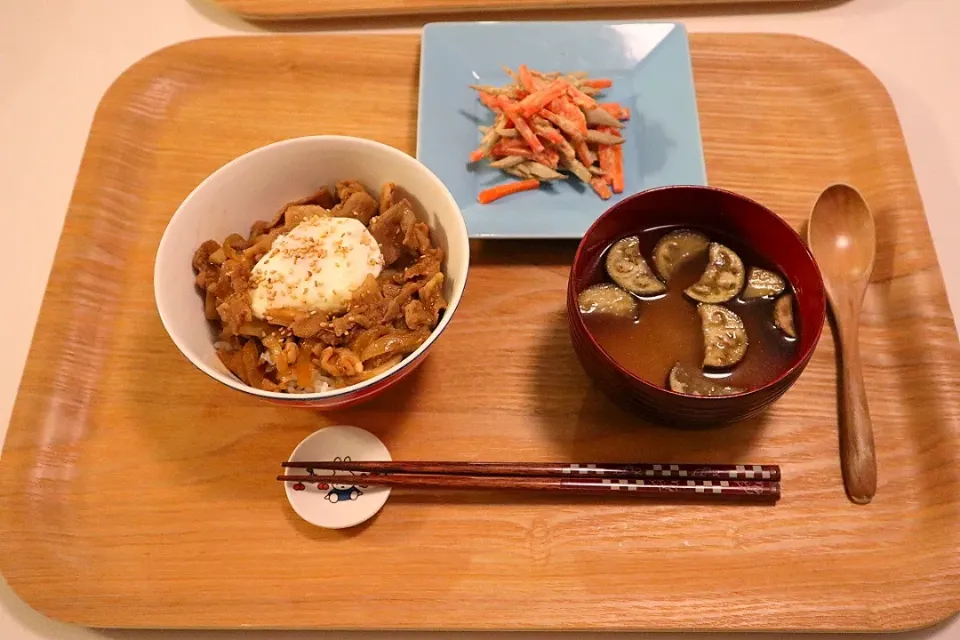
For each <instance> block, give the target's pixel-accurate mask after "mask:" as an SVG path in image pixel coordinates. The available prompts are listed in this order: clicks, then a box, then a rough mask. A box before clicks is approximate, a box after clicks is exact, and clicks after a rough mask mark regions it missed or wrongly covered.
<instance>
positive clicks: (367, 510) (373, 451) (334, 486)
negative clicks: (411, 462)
mask: <svg viewBox="0 0 960 640" xmlns="http://www.w3.org/2000/svg"><path fill="white" fill-rule="evenodd" d="M289 460H291V461H293V462H296V461H298V460H329V461H337V460H355V461H387V460H391V458H390V452H389V451H387V447H386V446H384V444H383V443H382V442H380V439H379V438H377V436H375V435H373V434H372V433H370V432H369V431H365V430H364V429H360V428H358V427H349V426H337V427H327V428H325V429H321V430H320V431H316V432H314V433H312V434H310V435H309V436H307V437H306V438H305V439H304V440H303V442H301V443H300V444H298V445H297V448H296V449H294V450H293V453H291V454H290V457H289ZM303 472H304V473H306V474H316V475H325V476H328V477H329V478H330V481H329V482H327V481H324V482H319V483H315V484H307V483H305V482H284V483H283V484H284V490H285V491H286V492H287V500H289V501H290V506H291V507H293V510H294V511H296V512H297V515H298V516H300V517H301V518H303V519H304V520H306V521H307V522H309V523H310V524H315V525H317V526H318V527H324V528H326V529H345V528H347V527H355V526H356V525H358V524H360V523H362V522H366V521H367V520H369V519H370V518H372V517H373V516H374V515H375V514H376V513H377V512H378V511H380V508H381V507H383V504H384V503H385V502H386V501H387V498H388V497H389V496H390V488H389V487H371V486H365V485H364V484H363V481H362V478H363V475H362V474H355V473H353V472H351V471H336V472H334V471H329V470H323V469H316V470H312V469H305V470H303Z"/></svg>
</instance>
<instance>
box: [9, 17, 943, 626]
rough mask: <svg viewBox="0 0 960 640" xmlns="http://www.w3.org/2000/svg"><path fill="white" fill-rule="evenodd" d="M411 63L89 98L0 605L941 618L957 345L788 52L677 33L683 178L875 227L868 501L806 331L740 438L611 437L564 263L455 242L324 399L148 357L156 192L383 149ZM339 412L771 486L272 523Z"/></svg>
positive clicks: (835, 55) (555, 617)
mask: <svg viewBox="0 0 960 640" xmlns="http://www.w3.org/2000/svg"><path fill="white" fill-rule="evenodd" d="M418 49H419V39H418V37H417V36H415V35H409V36H406V35H405V36H399V35H376V36H373V35H369V36H341V35H329V36H321V37H297V36H294V37H258V38H249V39H245V38H230V39H215V40H202V41H197V42H191V43H186V44H181V45H177V46H174V47H171V48H168V49H164V50H163V51H160V52H158V53H156V54H154V55H152V56H150V57H148V58H147V59H145V60H143V61H142V62H140V63H139V64H137V65H135V66H133V67H132V68H131V69H129V70H128V71H127V72H125V73H124V75H123V76H122V77H121V78H120V79H119V80H118V81H117V82H116V83H115V84H114V85H113V87H111V89H110V90H109V91H108V92H107V95H106V96H105V97H104V99H103V102H102V104H101V106H100V108H99V110H98V112H97V114H96V118H95V121H94V124H93V130H92V133H91V136H90V140H89V144H88V146H87V150H86V154H85V156H84V159H83V163H82V166H81V170H80V175H79V178H78V181H77V186H76V190H75V192H74V195H73V200H72V203H71V205H70V210H69V214H68V216H67V219H66V223H65V227H64V232H63V237H62V239H61V242H60V246H59V248H58V251H57V254H56V261H55V265H54V268H53V273H52V275H51V279H50V283H49V286H48V289H47V294H46V298H45V300H44V304H43V308H42V312H41V314H40V320H39V323H38V326H37V331H36V336H35V338H34V341H33V346H32V348H31V351H30V355H29V358H28V361H27V365H26V371H25V373H24V377H23V383H22V386H21V389H20V393H19V397H18V399H17V403H16V406H15V408H14V412H13V418H12V423H11V426H10V431H9V435H8V437H7V443H6V449H5V451H4V453H3V458H2V464H0V565H2V570H3V573H4V575H5V576H6V579H7V580H8V581H9V583H10V585H11V586H12V587H13V588H14V589H15V590H16V591H17V592H18V593H19V594H20V595H21V596H22V597H23V598H24V599H25V600H26V601H27V602H28V603H30V604H31V605H32V606H33V607H35V608H37V609H38V610H40V611H41V612H43V613H44V614H46V615H48V616H51V617H54V618H59V619H63V620H69V621H73V622H77V623H81V624H85V625H91V626H98V627H239V626H244V627H322V628H357V629H360V628H363V629H372V628H431V629H505V628H507V629H673V630H678V629H684V630H711V629H728V630H734V629H736V630H779V629H802V630H884V631H892V630H900V629H906V628H910V627H918V626H922V625H928V624H931V623H933V622H935V621H937V620H940V619H942V618H944V617H945V616H947V615H949V614H951V613H953V612H955V611H956V610H957V609H958V608H960V581H958V575H960V464H958V460H957V456H958V452H960V438H958V427H960V424H958V421H960V394H958V393H957V389H958V388H960V345H958V341H957V334H956V331H955V328H954V324H953V319H952V318H951V315H950V311H949V307H948V306H947V299H946V295H945V292H944V285H943V280H942V277H941V274H940V271H939V268H938V266H937V261H936V257H935V254H934V249H933V245H932V243H931V238H930V232H929V230H928V227H927V223H926V220H925V218H924V214H923V209H922V207H921V203H920V198H919V196H918V193H917V187H916V184H915V182H914V178H913V173H912V170H911V168H910V162H909V160H908V157H907V152H906V148H905V145H904V141H903V138H902V137H901V133H900V128H899V126H898V123H897V116H896V113H895V111H894V108H893V105H892V104H891V102H890V99H889V97H888V95H887V93H886V92H885V91H884V88H883V86H882V85H881V84H880V82H879V81H878V80H877V79H876V78H875V77H874V76H873V75H871V74H870V72H869V71H867V70H866V69H865V68H864V67H862V66H861V65H860V64H858V63H857V62H856V61H854V60H852V59H850V58H849V57H847V56H846V55H844V54H843V53H841V52H839V51H837V50H835V49H832V48H830V47H828V46H825V45H823V44H819V43H817V42H813V41H810V40H805V39H802V38H797V37H791V36H770V35H695V36H693V51H694V62H695V69H696V79H697V86H698V92H699V99H700V109H701V115H702V124H703V135H704V142H705V147H706V153H707V164H708V172H709V175H710V179H711V182H712V183H713V184H716V185H720V186H724V187H728V188H732V189H735V190H737V191H740V192H743V193H745V194H746V195H748V196H751V197H754V198H757V199H759V200H760V201H761V202H764V203H765V204H767V205H769V206H771V207H772V208H773V209H774V210H776V211H778V212H779V213H781V214H782V215H784V216H785V217H786V218H787V219H788V220H789V221H790V222H791V223H792V224H794V225H796V226H798V227H799V226H800V224H801V223H802V221H803V219H804V217H805V215H806V214H807V211H808V210H809V208H810V206H811V205H812V203H813V202H814V199H815V198H816V196H817V194H818V193H819V191H820V190H821V189H822V188H823V187H824V186H825V185H827V184H828V183H830V182H832V181H838V180H840V181H848V182H851V183H853V184H856V185H857V186H858V187H859V188H861V189H862V190H863V192H864V193H865V194H866V196H867V198H868V199H869V201H870V203H871V205H872V206H873V209H874V211H875V212H876V214H877V216H878V233H879V250H878V255H877V269H876V272H875V274H874V281H873V284H872V286H871V288H870V292H869V294H868V297H867V302H866V309H865V317H864V326H863V331H862V337H861V340H862V347H863V352H864V354H863V357H864V361H865V368H866V376H867V389H868V395H869V400H870V408H871V409H872V411H873V417H874V421H875V428H876V438H877V447H878V457H879V466H880V487H879V492H878V494H877V498H876V500H875V501H874V502H873V504H871V505H870V506H866V507H858V506H854V505H852V504H851V503H849V502H848V501H847V499H846V498H845V496H844V492H843V489H842V485H841V479H840V468H839V465H838V454H837V426H836V425H837V416H836V406H835V366H834V351H833V344H832V341H831V338H830V334H829V333H827V334H826V335H825V336H824V338H823V340H822V342H821V346H820V348H819V350H818V352H817V354H816V356H815V358H814V359H813V361H812V362H811V364H810V366H809V368H808V369H807V371H806V373H805V374H804V375H803V376H802V377H801V379H800V381H799V382H798V384H797V385H796V386H795V387H794V388H793V389H792V390H791V391H790V392H789V393H788V394H787V395H786V396H784V398H783V399H782V400H780V402H778V403H777V404H776V405H775V406H774V408H772V409H771V410H770V411H769V412H767V413H766V414H765V415H764V416H762V417H761V418H759V419H756V420H753V421H750V422H747V423H743V424H739V425H736V426H734V427H731V428H727V429H723V430H719V431H713V432H709V431H708V432H701V433H689V432H678V431H672V430H668V429H664V428H659V427H653V426H650V425H647V424H644V423H642V422H641V421H640V420H638V419H636V418H634V417H632V416H630V415H627V414H625V413H622V412H620V411H619V410H617V409H616V408H614V407H613V406H612V405H611V403H610V402H608V401H607V400H606V399H605V397H604V396H602V395H601V394H600V393H599V392H597V391H596V390H594V389H592V388H591V386H590V385H589V384H588V382H587V379H586V377H585V375H584V374H583V372H582V371H581V368H580V366H579V365H578V363H577V361H576V359H575V357H574V355H573V352H572V350H571V347H570V344H569V340H568V337H567V329H566V324H565V319H564V290H565V286H566V277H567V270H568V264H569V263H570V261H571V258H572V255H573V250H574V245H573V244H570V243H557V242H496V241H493V242H487V243H478V244H476V245H475V247H474V249H475V254H474V256H475V258H474V261H473V264H472V270H471V275H470V284H469V286H468V287H467V293H466V297H465V299H464V301H463V304H462V306H461V308H460V310H459V311H458V313H457V317H456V318H455V320H454V322H453V323H452V325H451V326H450V329H449V330H448V333H447V334H445V336H444V337H443V338H442V339H441V340H440V342H439V343H438V345H437V347H436V349H435V350H434V351H433V352H432V353H431V355H430V356H429V357H428V358H427V361H426V362H425V364H424V365H423V367H422V369H421V370H420V371H419V372H418V373H417V374H416V375H414V376H411V378H409V379H408V380H407V381H406V382H405V383H404V384H403V385H402V386H401V388H399V389H397V390H396V391H395V392H392V393H391V394H390V395H388V396H387V397H384V398H382V399H380V400H378V401H376V402H374V403H373V404H370V405H368V406H365V407H363V408H360V409H357V410H351V411H344V412H339V413H334V414H319V413H316V412H312V411H308V410H291V409H286V410H285V409H282V408H278V407H275V406H273V405H268V404H265V403H261V402H257V401H255V400H253V399H251V398H248V397H245V396H243V395H241V394H239V393H236V392H235V391H232V390H230V389H226V388H224V387H222V386H220V385H219V384H217V383H215V382H213V381H212V380H210V379H208V378H207V377H206V376H204V375H203V374H201V373H199V372H198V371H196V370H194V369H193V368H192V367H191V365H190V364H188V363H187V362H186V361H185V360H184V359H183V358H182V357H181V356H180V355H179V354H178V352H177V351H176V349H175V348H174V346H173V344H172V343H171V341H170V340H169V339H168V338H167V336H166V335H165V333H164V331H163V328H162V327H161V325H160V321H159V318H158V317H157V313H156V311H155V309H154V304H153V292H152V291H151V284H150V283H151V282H152V277H151V274H152V262H153V255H154V251H155V249H156V247H157V243H158V240H159V238H160V235H161V232H162V231H163V228H164V226H165V224H166V223H167V220H168V219H169V217H170V215H171V213H172V212H173V211H174V209H175V208H176V207H177V205H178V203H179V202H180V200H181V199H182V198H183V197H184V196H186V195H187V193H188V192H189V191H190V190H191V189H192V188H193V187H194V186H195V185H196V184H197V183H198V182H200V180H201V179H203V178H204V177H205V176H206V175H207V174H208V173H210V172H212V171H213V170H214V169H216V168H217V167H218V166H220V165H221V164H222V163H224V162H225V161H227V160H229V159H230V158H233V157H234V156H237V155H239V154H241V153H243V152H245V151H247V150H249V149H252V148H254V147H256V146H258V145H262V144H265V143H268V142H271V141H275V140H279V139H281V138H286V137H290V136H298V135H303V134H315V133H339V134H351V135H360V136H368V137H371V138H374V139H377V140H380V141H383V142H386V143H389V144H392V145H395V146H397V147H399V148H401V149H405V150H407V151H412V150H413V148H414V122H415V114H416V109H417V105H416V96H417V56H418ZM373 60H376V61H377V62H376V64H372V63H371V62H370V61H373ZM198 313H199V311H198ZM343 423H346V424H356V425H359V426H363V427H365V428H367V429H370V430H372V431H374V432H375V433H377V434H378V435H379V436H380V437H381V438H382V439H383V440H384V441H385V442H386V444H387V445H388V447H389V448H390V450H391V452H392V453H393V455H394V456H395V457H396V458H398V459H401V458H407V459H409V458H421V459H423V458H440V459H445V458H449V459H460V460H497V459H500V460H503V459H519V460H555V459H569V460H578V459H580V460H583V459H586V460H591V459H611V460H636V459H647V460H651V459H653V460H675V461H682V460H704V461H715V462H719V461H727V462H732V461H769V462H776V463H780V464H781V465H783V467H784V475H785V482H784V492H785V494H784V499H783V500H782V502H781V503H780V504H779V505H778V506H776V507H773V508H762V507H760V508H746V507H720V506H678V505H666V504H649V503H648V504H638V503H636V502H631V501H623V502H599V501H591V500H579V499H562V498H557V497H549V498H544V497H537V496H533V497H529V496H513V497H512V498H508V497H505V496H502V495H488V494H464V495H460V496H459V497H453V498H451V497H449V496H443V495H425V494H422V493H406V494H404V493H401V492H400V491H397V492H396V493H395V494H394V496H393V497H392V498H391V499H390V501H389V503H388V504H387V506H386V507H385V508H384V510H383V511H382V512H381V513H380V515H379V516H378V517H377V518H376V519H374V520H373V521H371V522H370V523H369V524H367V525H366V526H363V527H361V528H358V529H354V530H348V531H344V532H339V533H338V532H333V531H326V530H321V529H317V528H314V527H312V526H310V525H308V524H306V523H304V522H302V521H301V520H300V519H298V518H297V517H296V516H295V515H294V514H293V512H292V511H291V509H290V508H289V507H288V505H287V503H286V501H285V500H284V498H283V491H282V489H281V488H280V487H279V486H277V484H276V483H275V482H274V480H273V475H274V474H275V473H276V471H277V469H278V466H277V465H278V463H279V461H281V460H284V459H285V458H286V456H287V455H288V454H289V452H290V450H291V449H292V448H293V446H294V445H295V444H296V443H297V442H299V441H300V439H301V438H303V437H305V436H306V435H307V434H309V433H310V432H312V431H314V430H315V429H317V428H319V427H321V426H323V425H327V424H343Z"/></svg>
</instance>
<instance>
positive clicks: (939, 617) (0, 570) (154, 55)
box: [0, 0, 960, 633]
mask: <svg viewBox="0 0 960 640" xmlns="http://www.w3.org/2000/svg"><path fill="white" fill-rule="evenodd" d="M775 1H779V0H775ZM690 35H691V38H695V37H696V36H697V35H700V36H713V37H728V36H729V37H732V38H736V37H745V36H746V37H778V38H784V39H788V40H790V39H792V40H796V41H807V42H810V43H814V44H815V45H817V46H820V47H823V48H826V49H830V50H832V51H833V52H834V53H835V54H837V55H840V56H843V57H844V58H846V59H848V60H849V61H850V62H851V63H854V64H856V66H857V67H858V68H859V69H860V70H861V71H862V72H865V74H866V75H865V76H864V77H865V78H867V77H868V78H869V79H870V81H871V82H873V83H874V84H875V85H876V87H877V88H878V89H879V90H880V91H881V93H882V95H884V96H886V100H887V102H888V103H889V106H890V113H891V114H892V115H893V117H894V119H895V123H896V125H897V129H898V132H899V136H900V138H901V139H902V140H903V142H904V148H905V150H907V151H908V149H907V147H906V138H905V135H904V132H903V129H902V126H901V123H900V118H899V114H898V112H897V110H896V105H895V103H894V102H893V100H892V97H891V96H890V94H889V91H888V90H887V88H886V86H885V85H884V84H883V82H882V81H881V80H880V79H879V78H878V77H877V76H876V75H875V74H874V73H873V72H872V71H871V70H870V69H869V67H867V66H866V65H865V64H863V63H862V62H861V61H859V60H858V59H856V58H855V57H853V56H852V55H850V54H849V53H847V52H845V51H843V50H842V49H840V48H838V47H835V46H833V45H830V44H829V43H825V42H823V41H820V40H817V39H815V38H811V37H807V36H801V35H795V34H784V33H776V32H757V33H752V32H699V33H697V34H690ZM302 36H312V37H323V36H333V37H368V36H372V37H375V38H384V37H390V38H396V37H400V38H414V37H416V38H420V34H407V33H377V32H369V33H362V34H353V33H336V32H332V33H323V34H272V35H270V36H268V37H270V38H272V39H279V40H282V39H292V38H298V37H302ZM262 37H263V36H251V35H227V36H210V37H202V38H195V39H190V40H185V41H181V42H177V43H174V44H171V45H167V46H165V47H162V48H161V49H158V50H156V51H154V52H151V53H149V54H147V55H146V56H144V57H143V58H141V59H140V60H138V61H136V62H134V63H133V64H131V65H130V66H129V67H127V68H126V69H125V70H124V71H122V72H121V74H120V75H119V76H118V77H117V78H116V79H115V80H114V81H113V82H112V83H111V84H110V85H109V86H108V88H107V89H106V91H105V92H104V94H103V95H102V97H101V99H100V101H99V102H98V104H97V107H96V109H95V114H94V117H93V119H92V121H91V129H90V131H89V132H88V137H87V141H86V143H85V145H84V152H83V154H82V158H86V157H87V153H88V151H89V149H90V145H91V141H92V139H93V136H94V130H93V124H94V123H96V122H97V121H98V120H99V118H100V116H101V111H102V110H103V109H104V108H105V103H106V101H107V99H108V98H110V97H111V96H113V95H114V94H120V95H122V94H123V93H124V92H126V91H128V90H129V89H130V88H132V87H133V86H134V85H131V86H130V87H128V86H127V85H129V84H130V83H131V82H139V80H131V77H132V76H133V75H135V73H136V72H137V71H138V70H139V69H140V68H141V67H142V66H145V65H148V64H152V63H154V62H155V60H156V59H158V58H162V57H163V56H164V55H166V54H168V52H169V51H170V50H175V49H180V48H189V47H190V46H198V45H202V44H204V43H209V42H211V41H224V42H229V41H234V40H242V41H250V40H252V39H253V38H258V39H259V38H262ZM905 169H909V177H910V179H911V183H912V184H911V186H912V189H913V190H915V192H916V194H917V196H918V198H919V200H920V212H921V213H922V216H923V220H924V222H927V220H928V219H927V215H926V211H925V209H924V208H923V206H922V197H921V194H920V189H919V185H918V184H917V182H916V177H915V172H914V170H913V163H912V161H911V159H910V157H909V153H907V155H906V158H905ZM79 187H80V175H79V174H78V176H77V179H76V181H75V184H74V188H73V189H72V190H71V197H70V201H69V203H68V211H67V213H68V214H69V210H70V208H72V206H73V204H74V199H75V198H76V197H77V191H78V189H79ZM927 227H928V229H929V223H928V222H927ZM65 229H66V216H65V217H64V226H63V227H62V228H61V232H60V237H59V239H58V243H57V250H56V252H55V254H54V256H55V257H54V262H55V261H56V257H57V255H59V253H60V249H61V245H62V242H63V239H64V233H65ZM934 261H935V262H936V269H935V271H936V272H937V274H938V275H939V277H940V279H941V282H942V280H943V271H942V269H941V268H940V264H939V260H938V259H937V257H936V255H934ZM52 270H53V266H51V273H52ZM49 277H50V274H48V280H47V285H46V286H45V288H44V296H43V299H44V301H45V300H46V298H47V294H48V289H49V286H50V279H49ZM947 312H948V313H949V314H950V315H951V317H953V313H952V310H951V309H950V308H949V306H948V307H947ZM37 328H38V325H36V324H35V325H34V329H33V332H32V335H31V342H30V349H29V351H28V354H29V352H32V350H33V348H34V342H35V340H36V338H37ZM951 332H952V333H953V336H954V338H957V330H956V320H955V318H954V322H953V326H952V327H951ZM22 391H23V377H21V381H20V384H19V385H18V390H17V395H16V400H15V404H14V407H15V406H16V404H18V403H19V400H20V394H21V392H22ZM12 416H13V413H11V424H12V422H13V419H12ZM4 448H6V442H5V443H4ZM9 466H10V465H9V464H7V465H4V464H3V462H2V457H0V478H2V476H4V475H6V473H7V471H6V470H7V469H8V468H9ZM4 557H6V556H5V554H0V563H3V558H4ZM5 573H6V572H5V571H4V567H3V566H0V575H4V577H5V578H6V579H7V582H8V584H9V585H10V588H11V590H12V591H13V592H14V593H16V594H17V596H18V597H20V598H21V599H22V600H23V601H24V602H25V603H27V604H28V605H29V606H30V607H31V608H32V609H34V610H35V611H38V612H40V613H41V614H43V615H46V616H48V617H51V618H53V619H55V620H58V621H62V622H68V623H72V624H78V625H81V626H90V627H94V628H133V629H141V628H142V629H153V628H157V627H154V626H149V625H144V626H139V625H138V626H122V627H119V626H112V627H111V626H104V625H102V624H101V623H98V622H97V621H89V620H84V619H83V618H81V617H79V616H78V617H77V618H70V617H67V616H57V615H53V614H50V613H48V612H46V611H44V610H42V609H39V608H37V607H35V606H34V605H32V604H30V601H29V600H28V599H27V598H25V597H24V596H23V595H22V594H21V592H20V591H19V590H18V589H17V587H16V586H15V583H14V582H13V581H11V580H10V579H9V578H7V577H6V575H5ZM953 606H955V607H956V608H955V609H951V610H948V611H943V612H937V613H936V614H935V616H934V617H933V618H931V619H929V620H926V621H924V622H920V623H917V624H912V625H902V626H894V627H875V628H870V629H868V630H866V631H865V630H863V629H862V628H854V627H817V628H809V627H808V628H793V627H783V628H779V627H777V628H774V627H762V628H756V627H716V628H704V629H700V628H689V627H666V628H660V627H649V628H648V627H610V626H605V627H601V626H597V625H593V626H584V627H570V628H564V629H563V630H564V631H593V632H596V631H601V630H610V631H615V632H616V631H619V632H650V633H668V632H694V633H710V632H723V633H771V632H772V633H777V632H791V633H798V632H799V633H804V632H807V633H810V632H812V633H823V632H859V633H874V632H906V631H912V630H918V629H925V628H929V627H932V626H935V625H937V624H940V623H942V622H944V621H945V620H947V619H949V618H951V617H953V616H955V615H957V613H958V612H960V599H958V600H957V602H956V604H955V605H953ZM164 628H171V629H198V630H200V629H225V630H229V629H238V630H239V629H250V628H254V629H261V630H266V629H285V630H307V629H316V630H323V631H388V630H428V629H429V628H428V627H423V626H419V625H406V624H401V625H399V626H352V625H347V626H324V627H297V626H292V627H268V626H264V627H257V626H254V627H249V626H245V627H236V626H220V625H199V626H194V625H187V626H168V627H164ZM438 630H442V631H448V632H456V631H502V632H509V631H538V630H539V631H542V632H558V631H560V629H557V628H554V627H543V626H516V627H502V626H501V627H495V626H489V625H484V624H480V625H472V626H468V625H464V626H452V625H448V626H446V627H443V628H442V629H441V628H438Z"/></svg>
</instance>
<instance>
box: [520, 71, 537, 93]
mask: <svg viewBox="0 0 960 640" xmlns="http://www.w3.org/2000/svg"><path fill="white" fill-rule="evenodd" d="M518 75H519V77H520V84H521V86H523V88H524V89H526V90H527V91H529V92H530V93H533V92H534V91H536V90H537V88H538V84H539V83H538V82H537V79H536V78H534V77H533V74H532V73H530V69H528V68H527V65H525V64H522V65H520V70H519V74H518Z"/></svg>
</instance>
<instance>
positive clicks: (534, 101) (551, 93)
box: [520, 80, 567, 118]
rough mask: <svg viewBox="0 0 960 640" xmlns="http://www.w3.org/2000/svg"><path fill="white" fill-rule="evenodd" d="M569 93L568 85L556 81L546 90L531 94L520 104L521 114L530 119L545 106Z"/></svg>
mask: <svg viewBox="0 0 960 640" xmlns="http://www.w3.org/2000/svg"><path fill="white" fill-rule="evenodd" d="M566 91H567V87H566V85H565V84H564V83H563V82H561V81H559V80H556V81H554V82H553V84H551V85H550V86H549V87H547V88H546V89H540V90H539V91H537V92H535V93H531V94H530V95H528V96H527V97H526V98H524V99H523V100H522V101H521V102H520V113H521V114H523V115H524V116H526V117H528V118H529V117H530V116H532V115H534V114H535V113H537V112H538V111H540V109H543V108H544V107H545V106H547V105H548V104H550V103H551V102H553V101H554V100H556V99H557V98H559V97H560V96H562V95H563V94H564V93H565V92H566Z"/></svg>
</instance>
